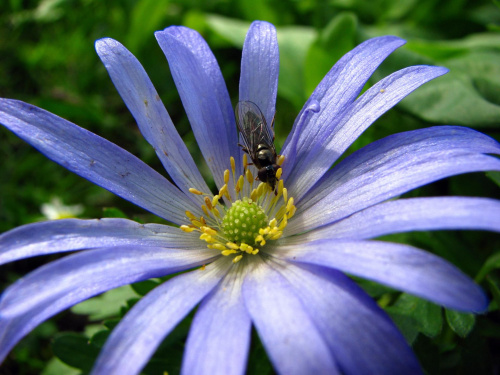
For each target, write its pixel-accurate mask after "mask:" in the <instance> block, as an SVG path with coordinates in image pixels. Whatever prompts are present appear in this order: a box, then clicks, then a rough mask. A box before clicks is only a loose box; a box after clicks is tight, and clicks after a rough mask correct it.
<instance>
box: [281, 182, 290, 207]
mask: <svg viewBox="0 0 500 375" xmlns="http://www.w3.org/2000/svg"><path fill="white" fill-rule="evenodd" d="M280 182H281V181H280ZM287 200H288V189H287V188H283V201H284V202H286V201H287Z"/></svg>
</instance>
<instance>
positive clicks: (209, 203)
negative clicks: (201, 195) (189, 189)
mask: <svg viewBox="0 0 500 375" xmlns="http://www.w3.org/2000/svg"><path fill="white" fill-rule="evenodd" d="M205 204H206V205H207V208H208V209H209V210H210V211H212V208H213V207H212V201H211V200H210V198H209V197H205Z"/></svg>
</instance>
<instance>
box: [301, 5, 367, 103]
mask: <svg viewBox="0 0 500 375" xmlns="http://www.w3.org/2000/svg"><path fill="white" fill-rule="evenodd" d="M356 28H357V18H356V16H355V15H354V14H352V13H348V12H344V13H340V14H339V15H338V16H337V17H335V18H334V19H333V20H332V21H331V22H330V23H329V24H328V25H326V27H325V28H324V29H323V30H322V31H321V32H320V34H319V36H318V37H317V38H316V40H315V41H314V42H313V43H312V44H311V47H310V48H309V50H308V51H307V55H306V61H305V69H304V79H305V89H306V95H307V96H309V95H311V93H312V92H313V91H314V89H315V88H316V86H317V85H318V83H319V82H320V81H321V80H322V79H323V77H324V76H325V75H326V73H328V71H329V70H330V69H331V68H332V66H333V65H334V64H335V63H336V62H337V61H338V60H339V59H340V58H341V57H342V56H343V55H344V54H346V53H347V52H349V51H350V50H351V49H352V48H353V47H354V46H355V36H356Z"/></svg>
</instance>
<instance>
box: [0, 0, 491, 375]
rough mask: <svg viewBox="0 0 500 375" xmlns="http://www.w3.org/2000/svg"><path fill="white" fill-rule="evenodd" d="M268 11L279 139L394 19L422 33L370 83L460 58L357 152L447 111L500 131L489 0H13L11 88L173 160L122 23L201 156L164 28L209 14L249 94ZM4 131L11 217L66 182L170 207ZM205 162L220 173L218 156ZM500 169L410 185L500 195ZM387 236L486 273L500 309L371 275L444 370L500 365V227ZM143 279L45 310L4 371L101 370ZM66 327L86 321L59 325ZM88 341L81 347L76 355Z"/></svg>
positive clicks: (430, 361) (6, 87) (8, 5)
mask: <svg viewBox="0 0 500 375" xmlns="http://www.w3.org/2000/svg"><path fill="white" fill-rule="evenodd" d="M256 19H260V20H267V21H270V22H272V23H274V24H275V25H276V26H277V28H278V38H279V43H280V54H281V55H280V58H281V70H280V82H279V93H278V103H277V114H276V131H277V140H276V143H277V145H278V149H279V148H280V146H281V144H282V143H283V142H284V139H285V137H286V135H287V134H288V132H289V130H290V128H291V126H292V124H293V121H294V119H295V116H296V115H297V113H298V111H299V110H300V108H301V106H302V104H303V103H304V101H305V100H306V98H307V97H308V96H309V95H310V93H311V92H312V91H313V90H314V87H315V86H316V85H317V83H318V82H319V81H320V80H321V78H322V77H323V76H324V74H325V73H326V72H327V71H328V70H329V69H330V67H331V66H332V65H333V64H334V63H335V61H336V60H338V59H339V58H340V57H341V56H342V55H343V54H344V53H345V52H347V51H349V50H350V49H352V48H353V47H354V46H355V45H357V44H359V43H360V42H362V41H363V40H366V39H367V38H369V37H373V36H378V35H386V34H392V35H397V36H400V37H403V38H405V39H407V41H408V43H407V45H406V46H404V47H403V48H401V49H400V50H398V51H397V52H396V53H394V54H393V55H392V56H391V57H390V58H389V59H387V61H386V62H384V63H383V64H382V66H381V67H380V69H379V70H378V71H377V72H376V73H375V75H374V77H373V78H372V81H371V83H373V82H375V81H376V80H378V79H380V78H381V77H382V76H385V75H387V74H390V73H391V72H393V71H395V70H397V69H400V68H403V67H406V66H409V65H414V64H435V65H442V66H446V67H447V68H449V69H450V73H449V74H448V75H447V76H445V77H442V78H439V79H437V80H435V81H433V82H431V83H429V84H426V85H424V86H423V87H422V88H420V89H418V90H417V91H416V92H415V93H413V94H411V95H410V96H409V97H408V98H406V99H405V100H404V101H403V102H402V103H401V104H400V105H398V106H397V107H396V108H395V109H393V110H391V111H390V112H389V113H387V114H385V115H384V116H383V117H382V118H381V119H380V120H378V121H377V122H376V123H375V124H374V125H373V126H372V127H370V128H369V129H368V130H367V131H366V132H365V133H364V134H363V135H362V136H361V137H360V138H359V139H358V140H357V141H356V142H355V144H354V145H353V146H352V148H351V149H350V150H349V152H351V151H352V150H355V149H358V148H360V147H362V146H364V145H366V144H368V143H370V142H372V141H374V140H376V139H379V138H382V137H384V136H386V135H388V134H392V133H396V132H401V131H406V130H412V129H417V128H422V127H426V126H431V125H435V124H458V125H465V126H470V127H474V128H476V129H478V130H480V131H483V132H486V133H488V134H490V135H491V136H493V137H496V138H497V139H498V138H499V137H500V133H499V125H500V106H499V105H500V34H499V32H500V10H499V3H498V2H497V1H488V0H447V1H438V0H402V1H394V0H372V1H368V0H327V1H323V0H304V1H299V0H294V1H292V0H287V1H283V0H280V1H278V0H271V1H267V0H206V1H203V0H139V1H134V0H118V1H106V2H104V1H99V0H80V1H78V0H40V1H34V0H31V1H30V0H5V1H2V2H0V96H1V97H9V98H16V99H20V100H23V101H26V102H29V103H32V104H35V105H37V106H40V107H42V108H44V109H46V110H49V111H51V112H54V113H56V114H58V115H60V116H62V117H64V118H66V119H68V120H70V121H72V122H75V123H77V124H79V125H80V126H83V127H84V128H87V129H89V130H91V131H93V132H95V133H97V134H99V135H101V136H103V137H105V138H107V139H109V140H111V141H113V142H115V143H117V144H118V145H120V146H122V147H124V148H125V149H127V150H129V151H130V152H132V153H134V154H135V155H137V156H138V157H140V158H141V159H142V160H144V161H145V162H147V163H148V164H149V165H151V166H153V167H154V168H155V169H156V170H157V171H159V172H161V173H163V172H162V167H161V164H160V163H159V161H158V160H157V158H156V156H155V154H154V151H153V150H152V148H151V147H150V146H149V145H148V144H147V142H146V141H145V140H144V139H143V138H142V137H141V136H140V135H139V131H138V129H137V127H136V125H135V123H134V120H133V118H132V116H131V115H130V114H129V113H128V111H127V109H126V107H125V105H124V104H123V102H122V101H121V99H120V97H119V95H118V94H117V92H116V90H115V89H114V87H113V85H112V83H111V80H110V79H109V78H108V76H107V73H106V71H105V69H104V67H103V66H102V64H101V62H100V60H99V58H98V57H97V55H96V53H95V51H94V47H93V42H94V41H95V40H96V39H99V38H102V37H112V38H115V39H117V40H119V41H120V42H122V43H123V44H124V45H125V46H126V47H127V48H128V49H129V50H130V51H132V52H133V53H134V54H135V55H136V56H137V58H138V59H139V60H140V61H141V63H142V64H143V65H144V67H145V69H146V71H147V72H148V73H149V75H150V77H151V79H152V81H153V82H154V84H155V86H156V88H157V90H158V92H159V93H160V95H161V97H162V99H163V101H164V103H165V105H166V107H167V109H168V111H169V113H170V115H171V117H172V119H173V121H174V123H175V124H176V126H177V128H178V130H179V132H180V134H181V135H182V137H183V138H184V140H185V142H186V144H187V145H188V147H189V149H190V151H191V153H192V154H193V155H194V157H195V160H201V155H200V152H199V150H198V149H197V147H196V142H195V141H194V137H193V134H192V132H191V130H190V127H189V123H188V121H187V119H186V116H185V113H184V110H183V108H182V104H181V102H180V99H179V97H178V94H177V91H176V88H175V85H174V83H173V80H172V78H171V76H170V74H169V70H168V65H167V62H166V60H165V58H164V56H163V54H162V52H161V50H160V48H159V47H158V45H157V44H156V41H155V38H154V36H153V32H154V31H155V30H159V29H162V28H165V27H167V26H169V25H185V26H188V27H191V28H194V29H196V30H198V31H199V32H200V33H201V34H202V35H203V36H204V37H205V38H206V39H207V41H208V43H209V45H210V46H211V48H212V50H213V51H214V54H215V55H216V57H217V59H218V61H219V64H220V67H221V69H222V72H223V74H224V77H225V79H226V82H227V86H228V89H229V92H230V95H231V98H232V100H233V102H236V101H237V100H238V99H237V93H238V82H239V64H240V58H241V45H242V43H243V40H244V36H245V33H246V31H247V28H248V25H249V24H250V22H251V21H253V20H256ZM0 145H1V147H0V160H1V162H0V166H1V173H0V176H1V178H0V232H2V231H5V230H8V229H10V228H13V227H15V226H18V225H22V224H26V223H30V222H33V221H37V220H42V219H43V217H42V214H41V211H40V206H41V205H42V204H43V203H47V202H49V201H50V200H51V198H53V197H59V198H61V199H62V201H63V202H64V203H66V204H81V205H83V206H84V207H85V212H84V214H83V215H82V216H81V217H106V216H108V217H123V216H126V217H130V218H133V219H135V220H138V221H140V222H155V221H156V222H158V221H159V219H158V218H156V217H154V216H153V215H150V214H148V213H146V212H144V211H141V210H140V209H139V208H138V207H136V206H133V205H131V204H129V203H127V202H125V201H123V200H122V199H120V198H117V197H115V196H113V195H112V194H110V193H108V192H106V191H104V190H103V189H101V188H99V187H97V186H94V185H92V184H91V183H89V182H87V181H85V180H83V179H81V178H80V177H77V176H75V175H73V174H71V173H69V172H67V171H66V170H65V169H64V168H61V167H60V166H58V165H56V164H55V163H52V162H51V161H49V160H47V159H46V158H45V157H44V156H42V155H41V154H39V153H38V152H37V151H35V150H34V149H32V148H31V147H30V146H28V145H27V144H25V143H24V142H23V141H22V140H20V139H18V138H17V137H15V136H14V135H12V134H11V133H9V132H8V131H6V130H5V129H0ZM201 168H202V171H203V172H204V173H205V176H206V177H207V178H209V174H208V173H207V171H206V167H204V166H203V165H202V166H201ZM471 177H472V178H471ZM498 181H500V178H499V177H498V174H495V173H490V174H482V173H481V174H479V173H478V174H474V175H472V176H471V175H467V176H457V177H454V178H450V179H447V180H444V181H439V182H436V183H434V184H430V185H428V186H425V187H423V188H421V189H418V190H416V191H413V192H411V193H409V194H407V196H432V195H447V194H453V195H471V196H486V197H497V198H498V196H499V194H498V191H499V183H498ZM499 215H500V213H499ZM384 239H387V240H391V241H399V242H404V243H409V244H412V245H415V246H418V247H421V248H424V249H427V250H429V251H432V252H435V253H436V254H438V255H440V256H442V257H444V258H446V259H448V260H450V261H451V262H453V263H454V264H456V265H457V266H458V267H459V268H460V269H462V270H464V272H466V273H468V274H469V275H470V276H471V277H475V278H476V280H477V281H478V282H480V283H481V285H482V286H483V287H484V288H485V290H486V291H487V292H488V293H489V295H490V296H491V298H492V303H491V306H490V312H489V314H487V315H482V316H477V317H476V318H474V317H473V316H470V315H467V314H458V313H456V312H453V311H446V312H443V310H442V309H440V308H438V307H437V306H435V305H433V304H431V303H428V302H425V301H422V300H419V299H418V298H416V297H411V296H408V295H405V294H400V293H397V292H395V291H393V290H390V289H388V288H384V287H382V286H379V285H374V284H373V283H369V282H366V281H362V280H360V284H361V285H362V286H363V287H364V288H365V289H366V290H367V291H368V292H369V293H370V294H371V295H372V296H374V298H377V300H378V301H379V303H380V304H381V306H383V307H384V308H386V309H387V311H388V312H389V313H390V315H391V316H392V317H393V319H394V321H395V322H396V323H397V324H398V325H399V326H400V328H401V330H402V331H403V333H404V334H405V337H407V339H408V341H409V342H411V343H412V344H413V347H414V349H415V351H416V353H417V355H418V356H419V358H420V360H421V363H422V365H423V367H424V368H425V370H426V371H427V372H428V373H431V374H438V373H439V374H469V373H475V374H482V373H492V372H493V371H494V370H493V369H495V368H496V369H498V367H499V366H500V359H499V356H498V353H500V348H499V343H500V315H499V313H498V307H499V304H500V272H499V269H500V261H499V249H500V238H499V236H498V234H491V233H480V232H454V231H450V232H434V233H407V234H400V235H393V236H386V237H385V238H384ZM55 258H57V255H54V256H47V257H42V258H35V259H30V260H26V261H21V262H16V263H14V264H11V265H7V266H4V267H3V268H2V273H1V274H2V275H3V276H4V280H0V281H1V282H2V289H3V287H5V286H7V285H8V284H10V283H11V282H12V281H14V280H15V279H17V278H18V277H20V276H21V275H23V274H26V273H27V272H28V271H29V270H32V269H34V268H36V267H37V266H39V265H41V264H44V263H46V262H47V261H50V260H51V259H55ZM154 285H155V283H154V282H150V283H149V284H148V283H146V284H141V285H140V286H135V287H134V291H135V293H138V294H144V293H145V292H146V291H147V290H148V289H149V288H152V287H154ZM130 293H131V291H130V290H129V291H128V292H126V293H122V294H115V295H112V296H108V297H106V298H101V299H100V300H92V301H91V302H90V303H87V304H82V305H80V306H78V307H77V308H75V309H74V310H72V312H71V311H68V312H64V313H62V314H60V315H58V316H57V317H55V318H54V319H52V320H50V321H49V322H47V323H44V324H42V325H41V326H40V327H39V328H37V329H36V330H35V331H34V332H33V333H32V334H30V335H29V336H28V337H27V338H26V339H24V340H23V341H22V343H21V344H19V345H18V346H17V347H16V349H15V350H14V351H13V353H12V354H11V356H10V357H9V359H8V360H7V361H6V362H5V364H4V365H3V366H2V367H1V368H0V373H2V374H21V375H22V374H39V373H43V374H46V375H49V374H58V373H70V371H72V372H71V373H79V371H77V370H76V371H75V370H74V369H73V370H72V369H71V368H70V367H67V366H68V365H70V366H73V367H76V368H79V369H81V370H82V371H83V372H85V371H88V369H89V366H90V365H91V363H89V362H91V358H94V357H95V355H96V353H97V352H98V349H99V348H100V347H101V346H102V343H103V342H104V339H105V337H107V335H108V334H109V331H108V329H109V327H113V326H114V324H116V320H115V321H113V320H112V319H117V318H119V317H120V316H122V315H123V314H124V313H125V312H126V311H127V310H128V308H129V307H130V305H131V303H132V302H130ZM99 301H100V302H99ZM127 301H129V302H127ZM99 303H102V304H104V305H105V307H106V308H103V309H102V311H104V312H105V316H104V318H105V319H110V320H109V321H107V323H105V324H104V325H103V324H101V321H100V320H99V319H102V318H103V316H97V317H96V316H92V315H91V314H95V313H96V306H97V309H98V304H99ZM102 311H101V312H102ZM79 314H88V315H91V318H88V317H87V315H79ZM190 319H191V317H188V318H187V319H186V320H185V321H184V322H183V323H182V324H181V325H180V326H179V327H178V328H177V329H176V331H175V332H174V334H172V335H171V336H169V338H168V339H167V340H166V341H165V342H164V344H163V345H162V347H161V348H159V350H158V353H157V354H156V355H155V357H154V358H153V360H152V361H151V363H150V365H148V367H147V368H146V369H145V370H144V371H145V373H147V374H156V373H162V372H163V371H164V370H168V371H169V374H172V373H176V371H178V368H179V364H180V356H181V354H182V347H183V346H182V345H183V340H184V339H185V337H186V334H187V330H188V327H189V322H190ZM94 320H96V321H94ZM113 322H115V323H113ZM56 331H62V332H64V331H71V332H76V333H71V334H68V333H60V334H58V335H56V336H55V332H56ZM54 337H55V338H54ZM51 342H52V344H51ZM252 343H253V344H252V351H251V353H250V361H249V368H248V372H249V373H251V374H262V373H272V367H271V366H270V364H269V361H268V359H267V357H266V355H265V351H264V350H263V347H262V345H261V344H260V342H259V341H258V338H257V336H256V335H255V333H254V335H253V341H252ZM54 353H55V354H56V355H57V356H58V358H59V359H56V358H55V357H54ZM76 353H80V354H81V356H77V357H75V355H76ZM61 361H62V362H61ZM63 362H66V364H64V363H63Z"/></svg>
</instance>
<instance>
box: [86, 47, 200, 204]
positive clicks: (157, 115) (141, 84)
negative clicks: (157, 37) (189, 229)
mask: <svg viewBox="0 0 500 375" xmlns="http://www.w3.org/2000/svg"><path fill="white" fill-rule="evenodd" d="M95 47H96V51H97V53H98V55H99V57H100V58H101V60H102V62H103V63H104V66H105V67H106V69H107V70H108V73H109V75H110V77H111V79H112V81H113V83H114V85H115V86H116V89H117V90H118V93H119V94H120V96H121V97H122V99H123V101H124V102H125V104H126V105H127V107H128V109H129V110H130V112H131V113H132V116H134V118H135V120H136V121H137V125H138V126H139V129H140V130H141V133H142V134H143V135H144V138H146V140H147V141H148V142H149V143H150V144H151V146H153V148H154V149H155V151H156V154H157V155H158V157H159V158H160V160H161V162H162V164H163V166H164V167H165V169H166V170H167V172H168V174H169V175H170V177H172V179H173V180H174V182H175V183H176V185H177V186H178V187H179V188H180V189H181V190H182V191H183V192H184V193H185V194H186V195H187V196H188V197H190V198H191V199H193V200H199V201H200V202H202V200H203V197H201V196H199V195H193V194H189V188H196V189H198V190H200V191H209V189H208V187H207V185H206V183H205V181H204V180H203V178H202V177H201V174H200V172H199V171H198V168H197V166H196V164H195V162H194V160H193V158H192V156H191V154H190V153H189V151H188V149H187V147H186V145H185V144H184V142H183V140H182V138H181V137H180V136H179V133H178V132H177V130H176V129H175V126H174V124H173V123H172V120H171V119H170V116H169V114H168V112H167V110H166V109H165V106H164V105H163V103H162V101H161V99H160V96H159V95H158V93H157V92H156V89H155V88H154V86H153V83H152V82H151V80H150V79H149V77H148V75H147V73H146V71H145V70H144V68H143V67H142V65H141V64H140V63H139V61H138V60H137V59H136V58H135V57H134V55H132V54H131V53H130V52H129V51H128V50H127V49H126V48H125V47H124V46H123V45H121V44H120V43H119V42H117V41H116V40H113V39H110V38H105V39H100V40H98V41H97V42H96V44H95Z"/></svg>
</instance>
